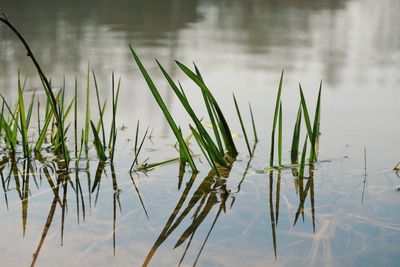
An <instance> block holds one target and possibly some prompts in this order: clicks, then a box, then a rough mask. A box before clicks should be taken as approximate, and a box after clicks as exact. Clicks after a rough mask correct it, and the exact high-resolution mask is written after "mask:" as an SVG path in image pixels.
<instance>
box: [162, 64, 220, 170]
mask: <svg viewBox="0 0 400 267" xmlns="http://www.w3.org/2000/svg"><path fill="white" fill-rule="evenodd" d="M157 63H158V66H159V68H160V69H161V71H162V73H163V74H164V76H165V78H166V79H167V81H168V83H169V84H170V86H171V88H172V90H173V91H174V92H175V94H176V96H177V97H178V99H179V100H180V101H181V103H182V105H183V107H184V108H185V109H186V111H187V113H188V114H189V116H190V117H191V118H192V120H193V122H194V123H195V125H196V128H197V130H198V131H199V134H200V135H201V136H202V137H203V138H204V141H205V143H206V146H207V151H210V152H211V154H212V160H213V161H216V162H218V163H219V164H221V165H222V166H227V164H226V162H225V160H224V158H223V156H224V152H223V151H219V149H218V147H217V146H216V145H215V143H214V141H213V140H212V139H211V137H210V135H209V134H208V133H207V131H206V130H205V129H204V127H203V125H202V123H201V121H200V120H199V118H198V117H197V116H196V114H195V112H194V111H193V109H192V107H191V106H190V104H189V101H188V100H187V98H186V96H185V94H184V93H183V88H182V87H180V89H178V87H177V86H176V84H175V83H174V81H173V80H172V79H171V77H170V76H169V74H168V73H167V72H166V71H165V69H164V68H163V67H162V66H161V64H160V63H159V62H158V61H157Z"/></svg>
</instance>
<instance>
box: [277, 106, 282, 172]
mask: <svg viewBox="0 0 400 267" xmlns="http://www.w3.org/2000/svg"><path fill="white" fill-rule="evenodd" d="M278 162H279V166H282V101H281V103H280V105H279V124H278Z"/></svg>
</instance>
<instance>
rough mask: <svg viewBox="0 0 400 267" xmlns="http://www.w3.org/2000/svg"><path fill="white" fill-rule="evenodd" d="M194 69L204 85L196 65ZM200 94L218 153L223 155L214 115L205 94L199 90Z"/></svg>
mask: <svg viewBox="0 0 400 267" xmlns="http://www.w3.org/2000/svg"><path fill="white" fill-rule="evenodd" d="M194 68H195V71H196V75H197V77H199V79H200V80H201V81H202V82H203V83H204V79H203V77H202V76H201V73H200V71H199V69H198V68H197V66H196V65H194ZM201 93H202V95H203V99H204V103H205V105H206V108H207V112H208V116H209V118H210V121H211V125H212V128H213V132H214V136H215V139H216V140H217V145H218V148H219V151H220V153H221V154H222V155H224V149H223V147H222V142H221V137H220V135H219V131H218V125H217V122H216V118H215V114H214V112H213V109H212V108H211V105H210V100H209V99H208V97H207V95H206V93H205V92H204V91H203V90H201Z"/></svg>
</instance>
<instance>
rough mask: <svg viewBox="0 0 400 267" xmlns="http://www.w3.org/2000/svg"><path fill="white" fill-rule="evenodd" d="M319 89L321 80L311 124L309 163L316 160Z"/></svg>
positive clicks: (319, 106)
mask: <svg viewBox="0 0 400 267" xmlns="http://www.w3.org/2000/svg"><path fill="white" fill-rule="evenodd" d="M321 89H322V81H321V83H320V85H319V90H318V99H317V106H316V107H315V115H314V125H313V135H312V138H311V145H312V147H313V148H314V149H312V150H311V152H310V163H313V162H314V161H317V149H316V144H317V139H318V136H319V124H320V116H321V113H320V109H321Z"/></svg>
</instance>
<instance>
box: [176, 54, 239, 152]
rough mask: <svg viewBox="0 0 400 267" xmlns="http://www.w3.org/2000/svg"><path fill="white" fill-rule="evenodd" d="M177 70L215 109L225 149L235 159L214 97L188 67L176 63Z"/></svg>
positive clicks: (233, 146) (222, 116)
mask: <svg viewBox="0 0 400 267" xmlns="http://www.w3.org/2000/svg"><path fill="white" fill-rule="evenodd" d="M176 63H177V64H178V66H179V68H180V69H181V70H182V71H183V72H184V73H185V74H186V75H187V76H188V77H189V78H190V79H191V80H192V81H193V82H195V83H196V84H197V85H198V86H199V87H200V89H201V90H202V91H204V93H205V94H206V95H207V98H208V99H209V100H210V103H211V105H212V107H213V108H214V109H215V111H216V114H217V116H218V119H219V129H220V131H221V135H222V138H223V140H224V144H225V148H226V149H227V151H228V153H229V154H230V155H231V156H233V157H235V156H236V155H237V154H238V152H237V150H236V146H235V143H234V142H233V138H232V134H231V131H230V129H229V126H228V123H227V122H226V119H225V117H224V115H223V113H222V111H221V108H220V107H219V105H218V103H217V101H216V100H215V98H214V96H213V95H212V94H211V92H210V90H209V89H208V87H207V86H206V85H205V84H204V82H203V81H202V80H201V79H200V78H199V77H198V76H197V75H196V74H195V73H193V72H192V71H191V70H190V69H189V68H188V67H186V66H185V65H184V64H182V63H180V62H178V61H176Z"/></svg>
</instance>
